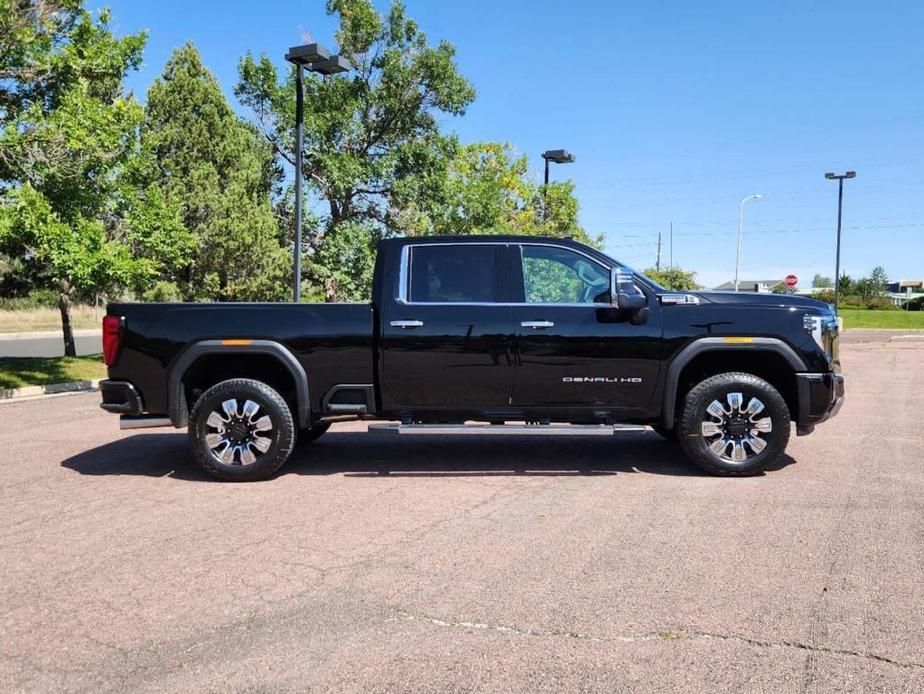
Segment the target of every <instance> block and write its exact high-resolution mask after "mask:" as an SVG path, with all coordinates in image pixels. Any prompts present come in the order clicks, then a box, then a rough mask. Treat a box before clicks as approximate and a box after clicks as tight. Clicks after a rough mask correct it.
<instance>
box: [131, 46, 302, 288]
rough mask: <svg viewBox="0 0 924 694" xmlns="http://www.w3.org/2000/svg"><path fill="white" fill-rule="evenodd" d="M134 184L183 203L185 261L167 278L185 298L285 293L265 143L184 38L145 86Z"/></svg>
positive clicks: (285, 263) (271, 165) (274, 174)
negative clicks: (187, 237) (188, 247)
mask: <svg viewBox="0 0 924 694" xmlns="http://www.w3.org/2000/svg"><path fill="white" fill-rule="evenodd" d="M141 140H142V148H143V152H144V154H145V157H146V159H145V163H144V165H143V166H140V167H139V170H138V171H137V172H136V179H137V182H138V184H139V187H142V188H147V189H148V190H153V191H157V192H158V194H159V195H160V196H161V198H162V200H163V201H164V203H165V204H166V205H167V206H168V207H176V208H178V209H179V210H181V211H182V212H181V219H182V224H183V226H184V227H185V229H186V230H188V232H189V233H190V234H191V235H192V237H193V238H194V244H195V253H194V257H193V258H192V260H191V262H189V263H187V264H186V265H185V266H184V267H182V268H180V269H179V270H178V271H177V272H176V274H175V275H174V276H173V277H172V279H173V280H174V281H175V282H176V283H177V284H178V285H179V287H180V289H181V291H182V293H183V295H184V296H185V297H186V298H187V299H206V298H208V299H219V300H222V301H229V300H230V301H234V300H239V301H253V300H273V299H280V298H283V297H284V296H285V295H286V293H287V286H288V282H287V279H288V277H290V276H291V271H290V270H289V268H290V267H291V263H290V261H289V256H288V254H287V252H286V251H285V248H284V246H283V245H282V243H281V240H280V238H279V232H278V228H277V225H276V220H275V217H274V214H273V209H272V202H271V191H272V188H273V185H274V182H275V181H276V180H277V178H278V176H279V171H278V170H277V167H276V165H275V161H274V156H273V152H272V150H271V148H270V146H269V144H268V143H267V142H266V141H265V140H264V139H263V138H262V137H261V136H260V134H259V133H258V132H257V131H256V130H255V129H254V127H253V126H251V125H250V124H248V123H245V122H244V121H242V120H241V119H240V118H239V117H238V116H237V115H236V114H235V113H234V111H233V110H232V108H231V106H230V105H229V104H228V101H227V99H226V98H225V96H224V94H222V91H221V87H220V85H219V84H218V81H217V80H216V79H215V77H214V75H212V73H211V72H210V71H209V70H208V69H207V68H206V67H205V66H204V65H203V64H202V59H201V57H200V55H199V52H198V51H197V50H196V48H195V47H194V46H193V45H192V44H190V43H187V44H186V45H184V46H182V47H181V48H178V49H177V50H176V51H174V52H173V54H172V55H171V57H170V59H169V60H168V61H167V64H166V66H165V68H164V72H163V74H162V75H161V76H160V77H158V78H157V79H156V80H155V81H154V84H153V85H152V86H151V88H150V90H149V91H148V100H147V105H146V106H145V111H144V124H143V127H142V131H141Z"/></svg>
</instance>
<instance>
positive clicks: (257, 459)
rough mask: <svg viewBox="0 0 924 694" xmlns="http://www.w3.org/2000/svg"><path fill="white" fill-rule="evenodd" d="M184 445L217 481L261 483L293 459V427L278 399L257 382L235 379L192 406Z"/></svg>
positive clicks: (204, 395) (223, 383) (284, 407)
mask: <svg viewBox="0 0 924 694" xmlns="http://www.w3.org/2000/svg"><path fill="white" fill-rule="evenodd" d="M189 443H190V446H191V447H192V451H193V455H194V456H195V458H196V461H197V462H198V463H199V465H201V466H202V469H203V470H205V471H206V472H207V473H208V474H209V475H211V476H212V477H214V478H216V479H219V480H222V481H227V482H251V481H255V480H264V479H267V478H269V477H272V475H273V474H274V473H275V472H276V470H278V469H279V468H280V467H281V466H282V464H283V463H285V462H286V460H288V459H289V456H290V455H291V454H292V448H293V447H294V446H295V423H294V422H293V420H292V413H291V411H290V410H289V406H288V405H287V404H286V401H285V400H284V399H283V397H282V396H281V395H280V394H279V393H277V392H276V391H275V390H273V389H272V388H270V387H269V386H268V385H266V384H265V383H262V382H260V381H254V380H251V379H248V378H235V379H231V380H228V381H222V382H221V383H219V384H217V385H214V386H212V387H211V388H209V389H208V390H207V391H205V392H204V393H203V394H202V396H201V397H200V398H199V399H198V400H197V401H196V404H195V406H194V407H193V410H192V413H190V416H189Z"/></svg>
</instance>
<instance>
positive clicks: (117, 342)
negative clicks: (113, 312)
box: [103, 316, 122, 366]
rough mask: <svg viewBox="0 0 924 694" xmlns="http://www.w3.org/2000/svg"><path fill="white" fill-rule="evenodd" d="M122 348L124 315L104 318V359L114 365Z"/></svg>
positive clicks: (109, 364) (107, 363) (107, 364)
mask: <svg viewBox="0 0 924 694" xmlns="http://www.w3.org/2000/svg"><path fill="white" fill-rule="evenodd" d="M120 349H122V316H106V317H104V318H103V361H104V362H106V366H112V365H113V364H114V363H115V360H116V357H118V356H119V350H120Z"/></svg>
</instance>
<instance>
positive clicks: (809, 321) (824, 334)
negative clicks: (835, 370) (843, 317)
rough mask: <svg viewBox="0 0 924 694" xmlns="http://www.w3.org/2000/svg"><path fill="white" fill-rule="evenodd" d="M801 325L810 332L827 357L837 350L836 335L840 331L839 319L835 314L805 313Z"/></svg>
mask: <svg viewBox="0 0 924 694" xmlns="http://www.w3.org/2000/svg"><path fill="white" fill-rule="evenodd" d="M802 325H803V326H804V327H805V329H806V331H808V332H809V333H811V335H812V339H813V340H815V342H816V343H817V344H818V346H819V347H821V349H822V351H823V352H824V353H825V354H827V355H828V356H829V357H835V356H836V352H837V337H838V333H840V319H839V318H838V317H837V316H833V315H832V316H813V315H809V314H806V315H805V316H804V317H803V319H802Z"/></svg>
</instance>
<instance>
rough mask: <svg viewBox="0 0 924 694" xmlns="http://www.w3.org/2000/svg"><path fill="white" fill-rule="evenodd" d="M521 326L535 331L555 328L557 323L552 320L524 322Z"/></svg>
mask: <svg viewBox="0 0 924 694" xmlns="http://www.w3.org/2000/svg"><path fill="white" fill-rule="evenodd" d="M520 325H522V326H523V327H524V328H532V329H533V330H540V329H542V328H554V327H555V323H553V322H552V321H550V320H525V321H522V322H521V323H520Z"/></svg>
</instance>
